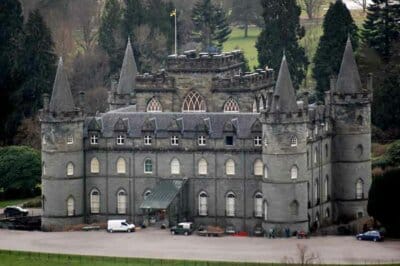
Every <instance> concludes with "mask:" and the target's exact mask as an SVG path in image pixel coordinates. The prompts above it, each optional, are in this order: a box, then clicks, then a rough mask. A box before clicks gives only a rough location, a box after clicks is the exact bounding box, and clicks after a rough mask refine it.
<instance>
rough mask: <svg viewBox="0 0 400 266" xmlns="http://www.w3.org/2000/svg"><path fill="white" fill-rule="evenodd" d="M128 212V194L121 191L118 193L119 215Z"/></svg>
mask: <svg viewBox="0 0 400 266" xmlns="http://www.w3.org/2000/svg"><path fill="white" fill-rule="evenodd" d="M126 210H127V200H126V192H125V190H123V189H121V190H120V191H118V193H117V213H118V214H125V213H126Z"/></svg>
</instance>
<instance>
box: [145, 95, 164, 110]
mask: <svg viewBox="0 0 400 266" xmlns="http://www.w3.org/2000/svg"><path fill="white" fill-rule="evenodd" d="M162 111H163V108H162V104H161V102H160V101H159V100H158V99H157V98H156V97H152V98H151V99H150V100H149V101H148V102H147V105H146V112H148V113H162Z"/></svg>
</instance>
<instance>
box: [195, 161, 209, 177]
mask: <svg viewBox="0 0 400 266" xmlns="http://www.w3.org/2000/svg"><path fill="white" fill-rule="evenodd" d="M197 168H198V170H197V173H198V174H199V175H207V174H208V162H207V160H206V159H205V158H201V159H200V160H199V161H198V163H197Z"/></svg>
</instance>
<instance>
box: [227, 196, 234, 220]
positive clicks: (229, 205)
mask: <svg viewBox="0 0 400 266" xmlns="http://www.w3.org/2000/svg"><path fill="white" fill-rule="evenodd" d="M235 198H236V197H235V194H234V193H233V192H229V193H228V194H226V216H229V217H233V216H235Z"/></svg>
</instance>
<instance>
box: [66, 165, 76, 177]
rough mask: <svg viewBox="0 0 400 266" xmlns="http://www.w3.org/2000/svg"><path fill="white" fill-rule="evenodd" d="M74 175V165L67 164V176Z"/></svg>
mask: <svg viewBox="0 0 400 266" xmlns="http://www.w3.org/2000/svg"><path fill="white" fill-rule="evenodd" d="M72 175H74V165H73V164H72V163H68V164H67V176H72Z"/></svg>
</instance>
